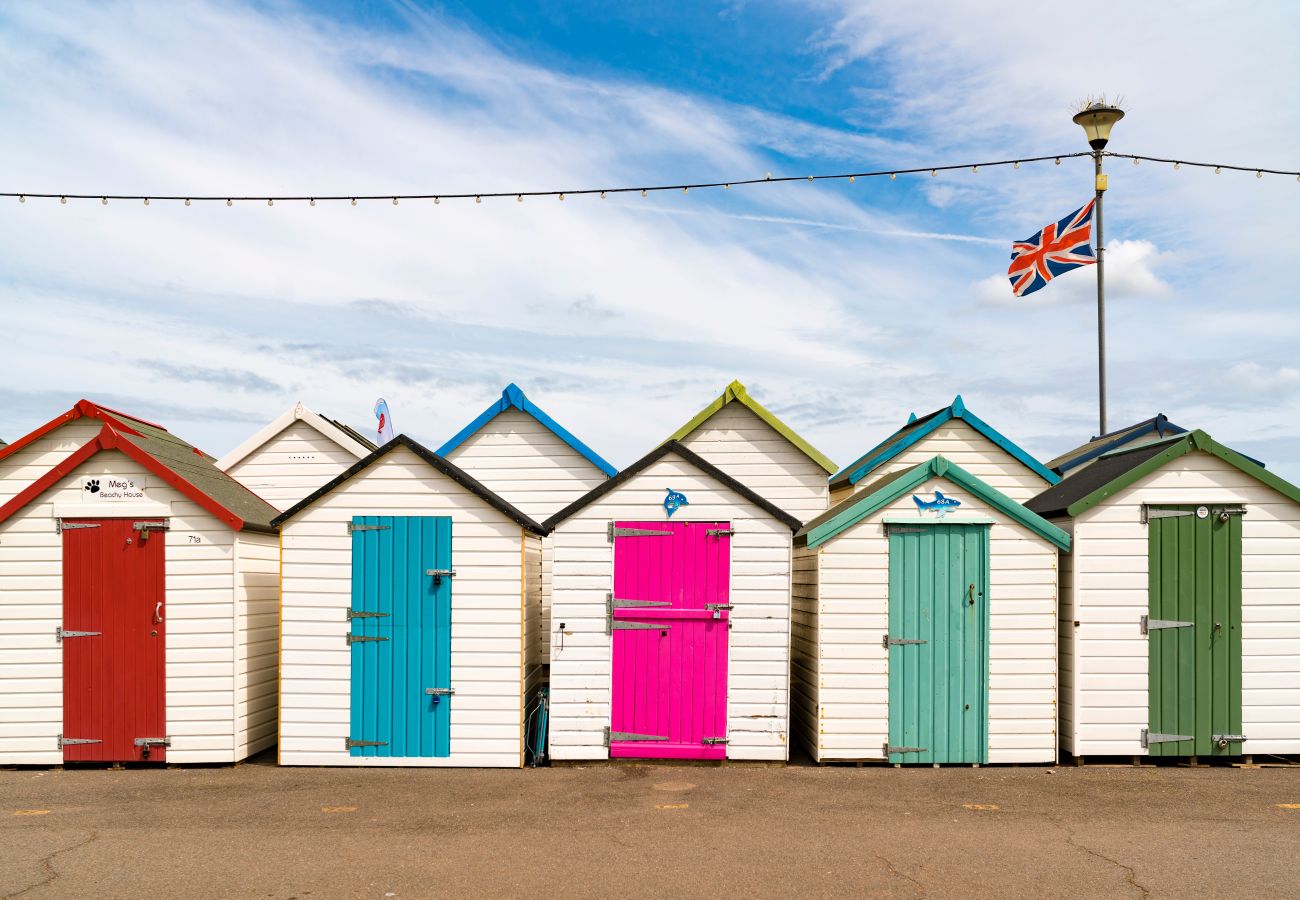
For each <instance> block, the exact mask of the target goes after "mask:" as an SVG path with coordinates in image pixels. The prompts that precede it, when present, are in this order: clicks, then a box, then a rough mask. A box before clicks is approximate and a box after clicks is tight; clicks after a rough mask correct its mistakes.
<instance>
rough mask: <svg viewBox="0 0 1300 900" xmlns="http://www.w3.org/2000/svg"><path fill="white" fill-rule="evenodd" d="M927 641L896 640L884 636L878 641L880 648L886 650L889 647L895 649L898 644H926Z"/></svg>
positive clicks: (912, 639)
mask: <svg viewBox="0 0 1300 900" xmlns="http://www.w3.org/2000/svg"><path fill="white" fill-rule="evenodd" d="M928 643H930V642H929V641H927V640H924V639H921V638H896V637H890V636H889V635H885V636H884V637H882V638H881V639H880V646H882V647H884V648H885V649H886V650H888V649H889V648H890V647H897V646H898V645H899V644H928Z"/></svg>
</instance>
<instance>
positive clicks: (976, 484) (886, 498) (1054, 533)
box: [795, 456, 1070, 550]
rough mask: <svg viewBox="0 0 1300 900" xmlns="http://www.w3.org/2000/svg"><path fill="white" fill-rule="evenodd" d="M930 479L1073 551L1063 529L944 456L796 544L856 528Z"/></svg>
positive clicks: (842, 509)
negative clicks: (951, 486) (960, 490)
mask: <svg viewBox="0 0 1300 900" xmlns="http://www.w3.org/2000/svg"><path fill="white" fill-rule="evenodd" d="M931 478H942V479H944V480H946V481H950V482H952V483H953V484H956V485H959V486H961V487H962V488H964V489H965V490H967V491H969V492H970V493H971V494H972V495H974V496H976V497H978V498H979V499H981V500H983V501H984V502H985V503H987V504H988V505H989V506H990V507H992V508H993V509H996V510H997V511H998V512H1001V513H1003V514H1004V515H1006V516H1008V517H1009V518H1011V519H1013V520H1015V521H1016V522H1019V523H1020V524H1021V525H1023V526H1025V527H1026V528H1028V529H1029V530H1030V531H1032V532H1034V533H1036V534H1038V535H1039V536H1041V537H1042V538H1044V539H1045V540H1047V541H1050V542H1051V543H1053V544H1055V545H1056V546H1057V547H1060V548H1061V549H1062V550H1069V549H1070V536H1069V535H1068V534H1066V533H1065V532H1064V531H1062V530H1061V529H1060V528H1057V527H1056V526H1055V525H1053V524H1051V523H1050V522H1048V521H1047V520H1046V519H1044V518H1042V517H1041V516H1039V515H1037V514H1036V513H1033V512H1030V511H1029V510H1028V509H1026V508H1025V507H1024V506H1022V505H1021V504H1019V503H1017V502H1016V501H1015V500H1012V499H1011V498H1010V497H1008V496H1007V495H1006V494H1004V493H1002V492H1001V491H999V490H997V489H996V488H993V487H991V486H989V485H988V484H987V483H986V482H984V481H983V480H981V479H979V478H976V477H975V476H974V475H972V474H970V473H969V472H967V471H966V470H965V469H963V468H961V466H958V465H955V464H954V463H952V462H949V461H948V460H947V459H944V458H943V457H942V456H936V457H934V458H933V459H931V460H930V461H929V462H925V463H922V464H920V465H918V466H913V467H912V468H910V469H905V470H903V471H902V472H898V473H894V474H891V475H887V476H885V477H884V478H882V479H880V480H879V481H877V482H875V483H874V484H870V485H867V486H866V487H864V488H863V489H862V490H860V491H858V492H857V493H856V494H854V495H853V496H851V497H849V498H847V499H846V500H844V501H842V502H840V503H838V504H836V505H835V506H833V507H831V508H830V509H829V510H827V511H826V512H825V513H823V514H822V515H820V516H818V517H817V518H815V519H813V520H812V521H811V522H809V523H808V524H807V525H805V526H804V527H803V529H802V530H801V531H800V532H799V533H798V534H797V535H796V536H795V542H796V543H797V544H800V545H806V546H808V547H809V548H814V547H817V546H819V545H821V544H824V543H826V542H827V541H829V540H832V539H833V538H835V537H838V536H839V535H840V534H843V533H844V532H845V531H847V530H849V529H850V528H852V527H853V526H854V525H857V524H858V523H859V522H861V521H862V520H863V519H865V518H867V517H868V516H870V515H871V514H872V513H874V512H877V511H878V510H880V509H883V508H884V507H886V506H888V505H889V504H891V503H893V502H894V501H895V500H897V499H899V498H900V497H902V496H904V495H905V494H907V493H909V492H910V491H915V490H916V489H917V488H919V487H920V486H921V485H923V484H925V482H926V481H928V480H930V479H931Z"/></svg>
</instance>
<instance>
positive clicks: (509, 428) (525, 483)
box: [447, 409, 606, 658]
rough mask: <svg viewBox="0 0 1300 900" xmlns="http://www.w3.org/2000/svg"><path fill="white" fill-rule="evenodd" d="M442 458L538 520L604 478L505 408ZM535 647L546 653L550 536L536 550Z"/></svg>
mask: <svg viewBox="0 0 1300 900" xmlns="http://www.w3.org/2000/svg"><path fill="white" fill-rule="evenodd" d="M447 459H448V460H450V461H451V462H454V463H455V464H456V465H458V466H460V467H461V468H462V469H464V470H465V471H466V472H468V473H469V474H471V475H473V476H474V477H475V478H477V479H478V480H479V481H480V482H482V483H483V484H484V486H486V487H487V488H488V489H489V490H491V491H494V492H496V493H497V494H499V495H501V496H502V497H504V498H505V499H506V500H507V501H508V502H509V503H511V504H513V505H514V506H515V507H516V508H517V509H519V511H520V512H522V513H524V514H525V515H527V516H531V517H532V518H533V519H534V520H536V521H538V522H543V521H545V520H546V519H547V518H549V517H550V516H552V515H554V514H555V513H557V512H559V511H560V510H561V509H563V508H564V507H566V506H568V505H569V504H570V503H572V502H573V501H574V500H577V499H578V498H579V497H581V496H582V495H583V494H585V493H587V491H589V490H591V489H592V488H594V487H596V485H598V484H601V483H602V482H604V481H605V478H606V475H605V473H604V472H602V471H601V470H600V469H598V468H596V467H595V466H593V465H592V464H591V463H590V462H588V461H587V459H586V457H584V456H583V455H582V454H581V453H579V452H578V451H577V450H574V449H573V448H572V447H570V446H569V445H568V444H566V443H564V441H562V440H560V439H559V438H558V437H556V436H555V433H554V432H552V431H551V430H550V429H549V428H547V427H546V426H544V425H542V423H540V422H538V421H537V420H536V419H534V418H533V417H532V416H530V415H528V414H527V413H525V412H522V411H520V410H517V409H508V410H506V411H505V412H503V413H501V414H500V415H498V416H496V417H495V418H493V419H492V421H490V422H488V423H487V424H486V425H484V426H483V427H482V428H480V429H479V430H478V431H476V432H474V434H473V435H471V436H470V437H469V438H468V439H466V440H465V442H464V443H463V444H461V445H460V446H459V447H457V448H456V449H455V450H453V451H452V452H451V453H449V454H447ZM541 575H542V588H541V604H542V605H541V623H540V626H539V627H540V634H541V637H542V644H541V652H542V655H543V658H545V657H546V656H547V655H548V654H549V653H550V632H551V627H550V610H551V540H550V538H549V537H547V538H545V539H543V541H542V551H541Z"/></svg>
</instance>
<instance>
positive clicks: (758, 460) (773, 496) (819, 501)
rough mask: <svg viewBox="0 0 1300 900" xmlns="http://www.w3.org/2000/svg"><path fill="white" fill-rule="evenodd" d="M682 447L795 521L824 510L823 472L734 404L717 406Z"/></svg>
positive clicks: (741, 407)
mask: <svg viewBox="0 0 1300 900" xmlns="http://www.w3.org/2000/svg"><path fill="white" fill-rule="evenodd" d="M682 444H683V445H685V446H686V447H687V448H688V449H690V450H694V451H695V452H696V453H698V454H699V455H700V456H702V457H704V458H705V459H706V460H708V461H709V462H711V463H713V464H714V465H715V466H717V467H718V468H719V469H721V470H722V471H724V472H726V473H727V474H728V475H730V476H731V477H732V478H734V479H736V480H737V481H739V482H740V483H741V484H743V485H744V486H745V487H747V488H749V489H750V490H751V491H753V492H754V493H756V494H758V495H759V496H760V497H762V498H763V499H764V500H767V501H768V502H769V503H772V504H773V505H775V506H777V507H778V508H780V509H783V510H785V511H786V512H788V513H789V514H790V515H792V516H794V517H795V518H796V519H798V520H799V521H800V522H807V521H808V520H809V519H813V518H816V517H817V516H819V515H821V514H822V513H824V512H826V509H827V503H828V502H829V496H830V492H829V488H828V487H827V481H826V479H827V475H826V470H825V469H823V468H822V467H821V466H819V465H818V464H817V463H815V462H813V461H812V460H811V459H809V458H808V456H807V455H806V454H805V453H804V452H803V451H802V450H800V449H799V448H798V447H796V446H795V445H794V444H792V443H790V442H789V441H788V440H786V439H785V438H784V437H783V436H782V435H781V434H780V433H779V432H778V431H777V430H776V429H775V428H773V427H772V426H771V425H769V424H767V423H766V422H764V421H763V420H762V419H760V418H759V417H758V416H756V415H754V413H752V412H751V411H750V410H749V409H747V408H746V407H745V406H743V405H742V404H740V403H728V404H726V405H725V406H723V407H722V409H720V410H718V411H717V412H715V413H714V414H713V415H711V416H709V418H708V419H706V420H705V421H704V422H702V423H700V425H699V426H698V427H697V428H696V429H695V430H694V431H692V432H691V433H690V434H688V435H686V437H684V438H682ZM665 487H672V488H674V489H676V488H677V486H676V485H665Z"/></svg>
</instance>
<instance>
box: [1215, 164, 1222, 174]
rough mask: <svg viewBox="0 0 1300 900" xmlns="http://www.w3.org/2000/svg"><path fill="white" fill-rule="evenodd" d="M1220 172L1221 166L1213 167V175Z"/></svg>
mask: <svg viewBox="0 0 1300 900" xmlns="http://www.w3.org/2000/svg"><path fill="white" fill-rule="evenodd" d="M1222 171H1223V168H1222V167H1221V166H1215V167H1214V174H1215V175H1218V174H1219V173H1220V172H1222Z"/></svg>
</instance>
